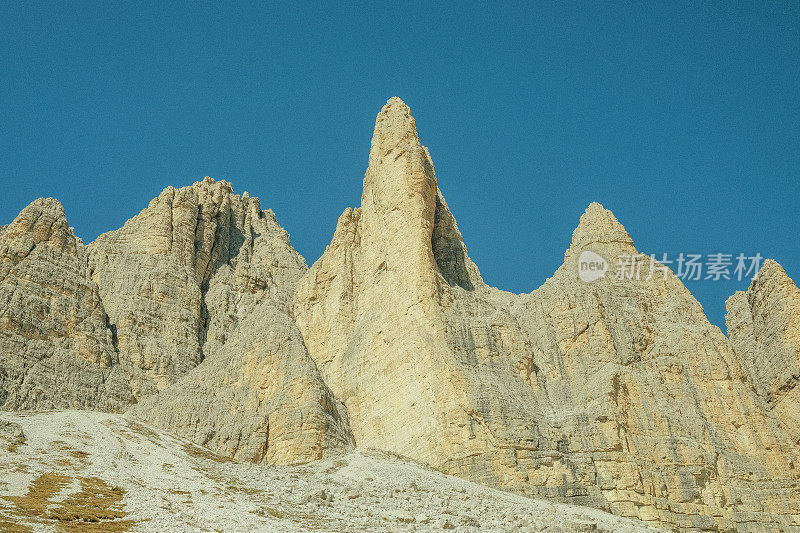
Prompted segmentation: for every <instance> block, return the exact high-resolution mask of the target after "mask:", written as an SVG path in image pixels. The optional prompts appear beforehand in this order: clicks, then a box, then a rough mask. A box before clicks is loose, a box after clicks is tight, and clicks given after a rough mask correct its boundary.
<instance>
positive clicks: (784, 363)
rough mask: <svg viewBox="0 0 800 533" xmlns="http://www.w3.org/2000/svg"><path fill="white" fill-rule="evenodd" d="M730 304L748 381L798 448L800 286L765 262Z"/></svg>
mask: <svg viewBox="0 0 800 533" xmlns="http://www.w3.org/2000/svg"><path fill="white" fill-rule="evenodd" d="M726 307H727V315H726V317H725V319H726V325H727V328H728V335H729V336H730V339H731V341H732V342H733V346H734V348H735V350H736V355H737V356H738V357H739V360H740V361H741V364H742V367H743V368H744V369H745V371H746V373H747V377H748V380H749V382H750V383H752V385H753V386H754V388H755V390H756V392H758V394H759V395H760V396H761V397H762V398H764V399H765V400H766V401H767V403H768V404H769V407H770V409H771V410H772V412H773V413H775V415H776V416H777V417H778V419H779V420H780V421H781V424H782V425H783V427H784V428H785V429H786V431H787V432H788V433H789V434H790V435H791V436H792V439H793V440H794V443H795V445H798V446H800V387H798V384H800V289H798V288H797V285H795V283H794V281H792V279H791V278H790V277H789V276H787V275H786V271H785V270H783V268H782V267H781V266H780V265H779V264H778V263H776V262H775V261H772V260H767V261H766V262H765V263H764V266H763V267H762V268H761V270H760V271H759V273H758V275H757V276H756V278H755V279H754V280H753V282H752V283H751V285H750V288H749V289H748V290H747V292H737V293H736V294H734V295H733V296H731V297H730V298H729V299H728V301H727V302H726Z"/></svg>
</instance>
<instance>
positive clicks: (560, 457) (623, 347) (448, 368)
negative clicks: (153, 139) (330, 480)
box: [294, 99, 800, 531]
mask: <svg viewBox="0 0 800 533" xmlns="http://www.w3.org/2000/svg"><path fill="white" fill-rule="evenodd" d="M584 250H591V251H593V252H595V253H598V254H600V255H601V256H603V257H605V258H606V260H607V261H609V262H611V263H612V265H613V264H614V263H615V261H616V259H617V256H618V255H619V254H631V255H633V256H638V252H637V251H636V249H635V247H634V245H633V242H632V241H631V239H630V237H629V236H628V234H627V232H626V231H625V230H624V228H623V227H622V225H621V224H619V222H618V221H617V220H616V218H615V217H614V216H613V215H612V214H611V213H610V212H609V211H607V210H605V209H603V208H602V206H600V205H598V204H593V205H592V206H590V207H589V209H588V210H587V212H586V213H585V214H584V216H583V217H582V218H581V222H580V224H579V226H578V228H577V229H576V230H575V233H574V234H573V242H572V245H571V246H570V248H569V250H567V252H566V253H565V263H564V265H563V266H562V267H561V268H560V269H559V270H558V271H557V272H556V274H555V275H554V276H553V278H551V279H549V280H548V281H547V283H545V285H544V286H543V287H541V288H540V289H538V290H537V291H534V292H533V293H532V294H529V295H521V296H517V295H513V294H510V293H506V292H503V291H499V290H497V289H493V288H490V287H488V286H486V285H485V283H484V282H483V280H482V279H481V276H480V274H479V272H478V269H477V268H476V267H475V265H474V264H473V263H472V261H470V259H469V257H468V256H467V253H466V248H465V246H464V244H463V241H462V239H461V234H460V233H459V231H458V228H457V225H456V223H455V220H454V218H453V216H452V214H451V213H450V211H449V209H448V208H447V204H446V202H445V201H444V198H443V196H442V194H441V193H440V192H439V190H438V188H437V184H436V177H435V173H434V169H433V164H432V162H431V160H430V157H429V155H428V152H427V150H426V149H425V148H423V147H422V146H421V144H420V142H419V139H418V136H417V133H416V128H415V124H414V120H413V119H412V118H411V116H410V113H409V110H408V108H407V107H406V106H405V104H403V103H402V102H401V101H400V100H399V99H392V100H390V101H389V102H388V103H387V105H386V106H385V107H384V109H383V110H382V111H381V113H380V114H379V116H378V118H377V121H376V126H375V134H374V136H373V140H372V147H371V152H370V159H369V168H368V170H367V172H366V176H365V178H364V193H363V196H362V199H361V206H360V207H359V208H357V209H354V210H351V209H348V210H346V211H345V212H344V214H343V215H342V216H341V217H340V219H339V222H338V225H337V228H336V232H335V234H334V237H333V240H332V242H331V244H330V246H329V247H328V248H327V250H326V251H325V254H324V255H323V256H322V258H320V260H319V261H317V262H316V263H315V264H314V265H313V266H312V267H311V269H309V271H308V273H307V274H306V275H305V277H304V278H303V280H302V281H301V283H300V285H299V287H298V290H297V293H296V295H295V308H294V312H295V317H296V321H297V324H298V326H299V328H300V330H301V331H302V333H303V337H304V339H305V341H306V345H307V346H308V349H309V353H310V354H311V356H312V357H313V358H314V360H315V361H316V362H317V365H318V367H319V368H320V371H321V372H322V374H323V376H324V377H325V380H326V382H327V384H328V385H329V386H330V387H331V389H332V390H333V391H334V393H335V394H336V396H337V397H338V398H339V399H340V400H342V402H343V403H344V404H345V405H346V406H347V410H348V413H349V415H350V421H351V427H352V429H353V434H354V436H355V439H356V442H357V443H358V444H359V445H360V446H361V445H363V446H374V447H378V448H381V449H386V450H390V451H393V452H396V453H400V454H403V455H407V456H409V457H412V458H415V459H418V460H421V461H425V462H427V463H429V464H432V465H434V466H437V467H439V468H441V469H443V470H444V471H446V472H449V473H455V474H457V475H460V476H463V477H466V478H468V479H473V480H477V481H480V482H483V483H488V484H492V485H496V486H502V487H506V488H512V489H514V490H518V491H522V492H526V493H533V494H543V495H548V496H551V497H555V498H558V499H562V500H568V501H573V502H579V503H582V504H588V505H593V506H597V507H601V508H604V509H609V510H611V511H612V512H615V513H618V514H622V515H625V516H633V517H637V518H639V519H642V520H646V521H649V522H653V523H659V524H665V525H668V526H673V527H680V528H686V529H691V528H698V529H718V528H721V529H730V528H737V529H739V530H743V531H746V530H751V529H753V530H758V529H759V528H764V529H770V528H781V527H782V528H791V527H800V501H798V500H799V499H798V496H797V493H798V492H797V491H798V487H799V485H798V472H797V470H796V466H795V465H797V464H798V462H797V450H796V448H795V447H793V446H792V444H791V441H790V439H789V437H788V436H787V435H786V433H785V432H784V431H783V430H782V429H781V427H780V425H779V423H778V421H777V420H776V418H775V417H774V416H773V415H772V414H771V413H770V412H769V410H768V409H767V407H766V404H765V402H763V400H762V399H761V398H760V397H759V396H758V395H756V394H754V393H753V391H752V390H751V388H750V386H749V385H748V384H747V382H746V376H745V372H744V371H743V370H742V368H741V366H740V365H739V364H738V361H737V358H736V357H735V356H734V354H733V350H732V347H731V345H730V343H729V341H728V339H727V338H726V337H725V336H724V335H723V334H722V333H721V332H720V331H719V329H718V328H716V327H714V326H712V325H710V324H709V323H708V321H707V319H706V317H705V315H704V313H703V310H702V307H701V306H700V304H699V303H698V302H697V301H696V300H695V299H694V298H693V297H692V296H691V294H689V292H688V291H687V290H686V289H685V287H684V286H683V285H682V284H681V283H680V281H679V280H678V279H677V278H676V277H675V276H674V275H672V273H671V272H666V275H665V274H664V273H663V272H662V271H661V270H659V271H657V272H654V275H653V276H649V267H650V265H649V262H645V261H643V262H644V268H642V270H641V279H639V280H616V279H615V269H612V270H611V271H610V272H609V274H608V275H607V276H606V277H605V278H603V279H600V280H598V281H596V282H594V283H591V284H588V283H584V282H582V281H580V280H579V278H578V265H577V262H578V257H579V256H580V253H581V252H582V251H584ZM648 277H650V278H651V279H647V278H648Z"/></svg>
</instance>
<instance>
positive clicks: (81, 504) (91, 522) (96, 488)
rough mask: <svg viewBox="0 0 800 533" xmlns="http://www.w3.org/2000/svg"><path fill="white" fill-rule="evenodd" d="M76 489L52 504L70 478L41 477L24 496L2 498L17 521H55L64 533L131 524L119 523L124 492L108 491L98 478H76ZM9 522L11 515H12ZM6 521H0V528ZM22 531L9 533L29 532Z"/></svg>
mask: <svg viewBox="0 0 800 533" xmlns="http://www.w3.org/2000/svg"><path fill="white" fill-rule="evenodd" d="M77 479H78V480H79V481H80V486H81V488H80V490H79V491H78V492H76V493H74V494H70V495H69V496H68V497H67V498H66V499H64V500H63V501H59V502H54V501H53V498H54V497H55V496H56V495H57V494H58V493H60V492H61V490H62V489H63V488H64V487H67V486H68V485H69V484H70V483H71V482H72V480H73V478H71V477H70V476H63V475H59V474H42V475H40V476H39V477H37V478H36V479H35V480H34V481H33V483H31V485H30V487H29V488H28V493H27V494H26V495H25V496H4V497H3V498H4V499H5V500H7V501H9V502H11V503H13V504H14V506H15V509H14V510H13V511H12V513H13V512H14V511H16V514H17V517H18V518H29V519H37V518H38V519H40V520H41V519H44V520H48V521H49V520H55V521H57V522H58V523H59V525H60V527H61V529H62V530H64V531H67V532H68V533H83V532H90V531H108V532H111V533H118V532H123V531H128V530H129V529H130V528H131V526H133V525H134V522H133V521H131V520H122V519H123V518H124V517H125V516H126V513H125V512H124V511H123V510H122V497H123V494H124V492H125V491H124V490H122V489H121V488H119V487H114V488H111V487H110V486H109V485H108V484H107V483H106V482H105V481H103V480H102V479H99V478H94V477H93V478H84V477H80V478H77ZM11 518H12V519H13V518H14V516H13V515H12V517H11ZM5 525H6V522H4V521H2V520H0V526H4V527H3V530H4V531H5V530H6V529H5ZM20 527H22V528H23V529H11V530H10V531H30V528H28V529H24V528H25V527H26V526H20Z"/></svg>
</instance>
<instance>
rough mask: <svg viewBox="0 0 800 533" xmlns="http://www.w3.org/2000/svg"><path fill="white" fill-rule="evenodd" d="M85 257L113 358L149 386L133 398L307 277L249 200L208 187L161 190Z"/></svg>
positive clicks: (195, 360) (266, 215)
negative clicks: (111, 335)
mask: <svg viewBox="0 0 800 533" xmlns="http://www.w3.org/2000/svg"><path fill="white" fill-rule="evenodd" d="M88 248H89V267H90V272H91V276H92V279H93V280H95V281H96V282H97V284H98V286H99V287H100V295H101V297H102V299H103V302H104V304H105V307H106V310H107V312H108V315H109V317H110V323H111V327H112V329H113V330H114V332H115V336H116V342H117V344H118V347H119V352H120V358H121V360H122V361H123V362H127V363H130V364H131V365H133V366H135V367H138V368H141V369H143V370H144V371H145V372H146V374H147V376H148V378H147V379H146V380H142V381H140V382H138V383H134V384H133V385H134V391H135V393H136V395H137V397H138V398H141V397H143V396H146V395H147V394H149V393H151V392H153V391H154V390H155V389H158V390H161V389H164V388H166V387H167V386H169V385H170V384H172V383H174V382H175V381H176V380H177V379H179V378H180V377H181V376H183V375H184V374H185V373H186V372H188V371H189V370H191V369H192V368H194V367H196V366H197V365H198V364H199V363H200V362H201V361H202V360H203V358H204V357H206V356H208V355H210V354H212V353H213V352H214V351H215V350H217V349H219V347H220V346H222V345H223V344H224V343H225V341H226V338H227V336H228V335H229V334H230V333H231V332H232V331H234V330H235V329H236V326H237V324H238V323H239V321H240V320H241V319H242V318H243V317H245V316H246V315H247V314H248V313H249V312H250V311H251V310H252V309H254V308H255V306H256V305H257V303H258V302H259V301H260V300H261V299H262V298H263V297H264V296H267V295H269V296H270V297H271V298H273V299H274V300H275V301H276V302H279V303H280V302H288V300H289V299H290V295H291V294H292V292H293V287H294V283H295V282H296V280H297V279H299V278H300V276H301V275H302V274H303V272H305V270H306V265H305V261H304V260H303V258H302V257H301V256H300V255H299V254H297V252H296V251H295V250H294V249H293V248H292V247H291V245H290V244H289V236H288V234H287V233H286V232H285V231H284V230H283V228H281V227H280V226H279V225H278V223H277V221H276V220H275V216H274V215H273V214H272V212H271V211H262V210H261V207H260V204H259V200H258V198H250V197H249V196H248V195H247V193H245V194H244V195H242V196H239V195H235V194H233V191H232V189H231V186H230V184H229V183H227V182H225V181H214V180H213V179H211V178H206V179H204V180H203V181H202V182H197V183H195V184H194V185H192V186H190V187H183V188H181V189H175V188H173V187H167V188H166V189H164V191H163V192H162V193H161V194H160V195H159V196H158V197H157V198H155V199H154V200H153V201H152V202H150V205H149V206H148V207H147V208H146V209H144V210H143V211H142V212H141V213H139V214H138V215H137V216H135V217H134V218H132V219H131V220H129V221H128V222H127V223H126V224H125V225H124V226H123V227H122V228H121V229H119V230H116V231H112V232H109V233H106V234H103V235H101V236H100V237H99V238H98V239H97V240H96V241H95V242H93V243H92V244H91V245H90V246H89V247H88ZM282 305H284V306H285V305H286V304H285V303H284V304H282Z"/></svg>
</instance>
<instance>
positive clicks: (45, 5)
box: [0, 1, 800, 325]
mask: <svg viewBox="0 0 800 533" xmlns="http://www.w3.org/2000/svg"><path fill="white" fill-rule="evenodd" d="M165 4H170V7H165ZM266 4H267V3H266V2H253V3H251V4H250V5H245V4H238V5H235V3H233V2H224V3H223V2H220V3H214V4H211V3H204V2H199V1H198V2H187V3H177V2H175V3H173V2H152V3H139V2H124V3H117V2H62V3H56V2H41V3H28V4H27V5H23V3H22V2H14V1H9V2H2V3H0V132H1V133H0V187H1V188H2V189H1V190H2V195H1V196H0V224H7V223H9V222H10V221H11V220H12V219H13V218H14V216H15V215H16V214H17V213H18V212H19V211H20V210H21V209H22V208H23V207H25V205H27V204H28V203H29V202H31V201H32V200H33V199H35V198H36V197H39V196H54V197H57V198H59V199H60V200H61V202H62V203H63V204H64V207H65V209H66V212H67V217H68V219H69V221H70V224H71V225H73V226H75V228H76V233H77V234H78V235H79V236H80V237H82V238H83V239H84V240H85V241H86V242H89V241H91V240H93V239H94V238H95V237H96V236H97V235H98V234H100V233H102V232H104V231H108V230H112V229H116V228H118V227H120V226H121V225H122V224H123V223H124V221H125V220H126V219H128V218H130V217H131V216H133V215H135V214H136V213H137V212H139V211H140V210H141V209H142V208H144V207H145V206H146V205H147V203H148V202H149V200H150V199H151V198H153V197H154V196H156V195H158V193H159V192H160V191H161V190H162V189H163V188H164V187H166V186H168V185H174V186H183V185H189V184H191V183H192V182H194V181H196V180H198V179H202V177H203V176H205V175H210V176H212V177H215V178H218V179H227V180H229V181H231V182H232V183H233V185H234V189H235V190H236V191H237V192H242V191H245V190H247V191H248V192H250V194H251V195H257V196H260V197H261V200H262V206H264V207H265V208H266V207H271V208H272V209H273V210H274V211H275V212H276V214H277V216H278V220H279V222H281V224H282V225H283V226H284V227H285V228H286V229H287V230H288V231H289V232H290V234H291V236H292V242H293V244H294V246H295V247H296V248H297V249H298V250H299V251H300V253H302V254H303V255H304V256H305V257H306V259H307V260H308V262H309V264H310V263H312V262H313V261H315V260H316V259H317V258H318V257H319V256H320V254H321V253H322V251H323V250H324V248H325V246H326V244H328V242H329V241H330V238H331V236H332V234H333V229H334V226H335V223H336V219H337V218H338V216H339V214H340V213H341V212H342V210H343V209H344V208H345V207H346V206H348V205H350V206H355V205H358V203H359V198H360V194H361V181H362V178H363V173H364V170H365V168H366V164H367V155H368V153H369V142H370V137H371V134H372V127H373V124H374V120H375V115H376V114H377V112H378V111H379V110H380V108H381V106H382V105H383V104H384V102H385V101H386V100H387V99H388V98H389V97H391V96H394V95H397V96H400V97H401V98H403V100H405V102H406V103H407V104H408V105H409V106H411V109H412V112H413V114H414V116H415V117H416V119H417V128H418V130H419V132H420V135H421V137H422V141H423V143H424V144H425V145H427V146H428V147H429V148H430V151H431V155H432V157H433V160H434V164H435V165H436V171H437V176H438V179H439V185H440V188H441V189H442V191H443V193H444V194H445V197H446V198H447V201H448V203H449V204H450V207H451V209H452V210H453V212H454V214H455V216H456V218H457V220H458V223H459V226H460V228H461V230H462V233H463V234H464V237H465V240H466V243H467V246H468V248H469V251H470V256H471V257H472V258H473V259H474V260H475V261H476V263H477V264H478V266H479V267H480V269H481V271H482V274H483V276H484V278H485V279H486V281H487V282H488V283H490V284H492V285H494V286H498V287H500V288H503V289H507V290H511V291H515V292H528V291H531V290H533V289H535V288H537V287H538V286H539V285H541V284H542V282H544V280H545V279H546V278H547V277H548V276H550V275H551V274H552V273H553V271H554V270H555V269H556V268H557V267H558V266H559V265H560V264H561V261H562V259H563V252H564V250H565V249H566V248H567V247H568V245H569V242H570V238H571V234H572V230H573V229H574V227H575V226H576V224H577V222H578V218H579V216H580V214H581V213H582V212H583V210H584V209H585V208H586V206H587V205H588V204H589V203H590V202H592V201H595V200H596V201H599V202H601V203H602V204H604V205H605V206H606V207H607V208H609V209H611V210H612V211H613V212H614V213H615V214H616V215H617V217H618V218H619V219H620V221H621V222H622V223H623V224H624V225H625V226H626V228H627V229H628V231H629V233H630V234H631V236H632V237H633V239H634V241H635V242H636V244H637V247H638V248H639V249H640V250H641V251H643V252H646V253H657V254H661V253H665V252H666V253H668V254H670V255H676V254H677V253H680V252H684V253H687V254H688V253H700V254H709V253H716V252H723V253H730V254H734V255H736V254H739V253H745V254H748V255H752V254H755V253H760V254H762V255H764V256H767V257H772V258H775V259H777V260H778V261H779V262H780V263H781V264H782V265H783V266H784V268H786V270H787V272H788V273H789V275H790V276H792V277H793V278H794V279H795V280H799V281H800V244H799V243H798V229H800V228H799V223H798V220H800V207H798V205H799V204H798V199H799V198H800V194H798V193H800V31H799V29H800V3H799V2H797V1H774V2H762V1H757V2H649V3H648V4H649V5H647V6H638V7H632V6H631V3H630V2H620V3H608V2H589V1H585V2H577V3H565V2H558V3H552V4H551V3H541V2H520V3H519V4H505V5H501V4H498V3H493V2H476V3H469V2H465V3H458V5H447V4H440V3H438V2H432V1H426V2H420V3H418V4H414V3H411V4H405V5H403V6H400V5H398V4H396V3H393V4H395V5H383V6H381V5H376V4H373V3H360V4H348V6H347V7H345V6H343V5H340V6H334V5H333V4H332V3H329V6H328V7H322V3H316V2H315V3H308V4H305V5H298V4H295V3H294V2H287V3H285V4H283V5H281V3H280V2H277V3H272V4H270V5H269V6H267V5H266ZM522 4H525V5H524V7H523V5H522ZM687 285H688V286H689V288H690V289H691V290H692V292H693V293H694V294H695V295H696V296H697V297H698V299H699V300H700V302H701V303H702V304H703V306H704V307H705V309H706V311H707V313H708V315H709V317H710V319H711V321H712V322H714V323H716V324H718V325H723V322H724V320H723V314H724V300H725V298H727V296H729V295H730V294H731V293H733V292H734V291H735V290H739V289H744V288H746V286H747V283H746V282H744V281H743V282H736V281H730V282H725V281H717V282H713V281H697V282H691V283H687Z"/></svg>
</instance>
